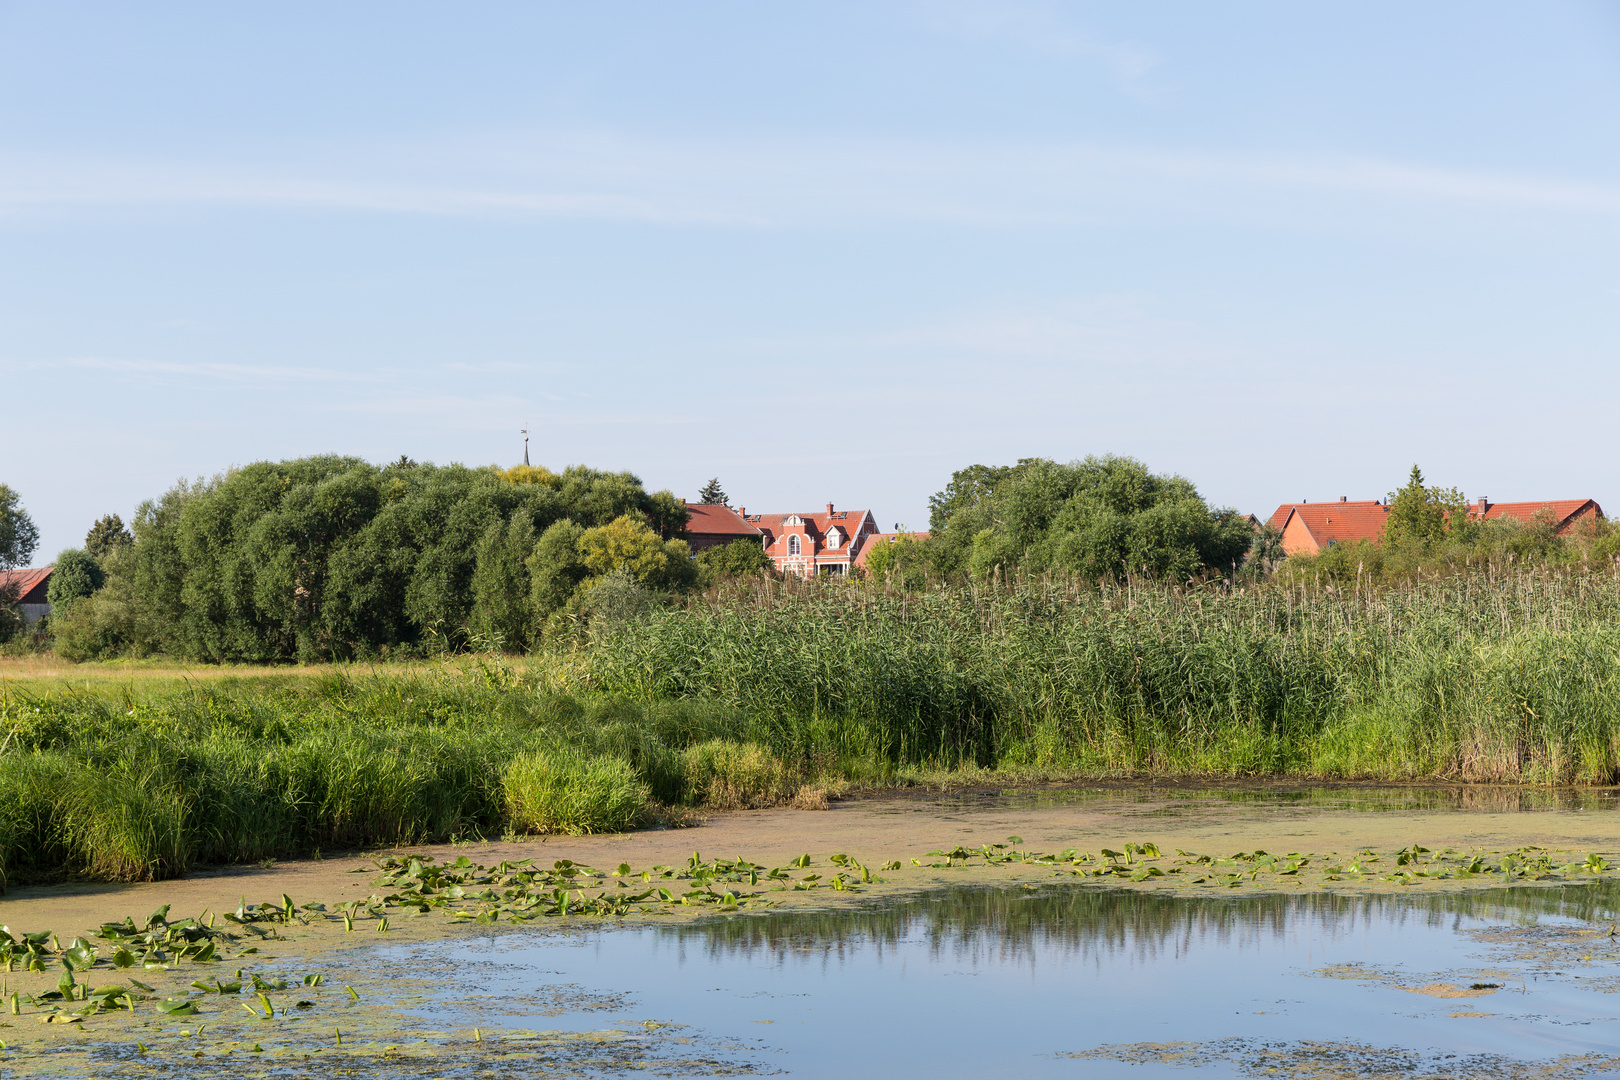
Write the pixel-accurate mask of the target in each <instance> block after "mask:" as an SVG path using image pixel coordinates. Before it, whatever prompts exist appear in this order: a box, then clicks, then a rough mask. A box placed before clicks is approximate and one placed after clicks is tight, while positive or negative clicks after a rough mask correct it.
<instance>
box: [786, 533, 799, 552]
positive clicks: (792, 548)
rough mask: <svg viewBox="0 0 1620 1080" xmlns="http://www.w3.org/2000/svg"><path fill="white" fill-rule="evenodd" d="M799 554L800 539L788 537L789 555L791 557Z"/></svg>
mask: <svg viewBox="0 0 1620 1080" xmlns="http://www.w3.org/2000/svg"><path fill="white" fill-rule="evenodd" d="M798 553H799V538H798V537H797V536H790V537H788V554H789V555H797V554H798Z"/></svg>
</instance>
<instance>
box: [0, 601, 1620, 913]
mask: <svg viewBox="0 0 1620 1080" xmlns="http://www.w3.org/2000/svg"><path fill="white" fill-rule="evenodd" d="M0 740H3V745H0V871H3V873H4V875H5V877H6V879H7V880H9V881H10V882H12V883H17V882H22V881H29V880H40V879H46V878H50V877H53V876H59V875H63V874H71V875H79V876H89V877H94V878H101V879H108V880H138V879H148V878H157V877H164V876H169V875H173V874H177V873H181V872H183V871H184V870H185V868H186V867H187V866H190V865H194V864H200V863H221V862H244V861H246V862H251V861H258V860H263V859H269V858H288V857H293V856H302V855H309V854H312V853H315V852H319V851H332V850H338V849H352V848H357V847H364V846H368V845H376V844H389V843H399V842H416V841H444V840H451V839H456V838H474V837H493V836H501V835H506V834H511V833H528V832H590V831H606V830H620V829H625V828H630V827H634V826H635V825H638V824H641V823H645V822H647V821H649V820H655V819H658V818H660V817H665V816H669V815H677V816H678V815H679V814H680V813H682V812H684V810H685V808H705V807H707V808H737V807H753V806H768V805H778V804H782V803H785V802H788V801H791V800H793V799H795V798H798V797H801V796H802V795H803V794H804V793H805V792H807V791H813V790H814V789H816V788H820V787H827V786H837V785H840V784H871V785H882V784H894V783H906V782H910V781H913V780H915V779H917V778H919V777H925V776H939V775H941V774H945V775H949V774H952V773H956V774H958V775H973V776H974V777H982V776H983V775H984V773H985V771H987V770H988V771H990V773H991V774H992V775H995V774H1001V775H1008V776H1028V775H1036V774H1045V775H1068V776H1077V775H1099V774H1105V775H1115V776H1118V775H1158V776H1170V775H1174V776H1184V777H1194V776H1203V777H1244V776H1251V777H1282V776H1292V777H1302V778H1306V777H1309V778H1324V779H1326V778H1332V779H1356V780H1366V781H1423V780H1437V779H1445V780H1450V781H1481V782H1495V783H1518V784H1534V785H1552V784H1611V783H1614V782H1615V781H1616V780H1617V778H1620V576H1616V575H1614V574H1612V573H1607V572H1601V573H1563V572H1554V571H1546V572H1524V573H1519V574H1513V575H1501V576H1494V575H1484V576H1473V577H1453V578H1449V579H1446V580H1441V581H1435V582H1431V583H1422V582H1420V583H1417V584H1414V585H1411V586H1408V587H1404V588H1401V589H1381V590H1372V589H1357V588H1354V587H1340V586H1331V587H1311V586H1307V585H1303V584H1302V585H1297V586H1295V587H1292V588H1283V587H1276V586H1266V587H1261V588H1257V589H1250V590H1237V591H1230V590H1224V589H1211V590H1207V591H1174V590H1166V589H1162V588H1151V589H1137V588H1135V587H1119V588H1114V587H1097V586H1092V585H1084V584H1080V583H1076V582H1071V581H1063V580H1056V579H1028V580H1021V581H1015V582H1013V583H1012V584H1008V585H991V586H986V587H981V588H950V589H938V590H933V591H924V592H919V593H905V592H898V591H887V590H884V589H882V588H876V587H870V586H860V587H848V586H843V587H840V586H827V585H820V584H805V585H798V584H789V585H781V584H765V583H761V584H760V585H758V586H749V587H744V588H738V589H735V590H732V591H730V592H727V593H725V594H711V595H710V596H708V597H707V598H705V599H704V600H703V601H701V602H694V603H692V604H691V605H690V606H687V607H684V608H678V609H669V610H663V611H658V612H654V613H653V614H651V615H650V616H648V617H646V618H643V619H639V620H635V621H631V622H628V623H625V624H623V625H620V626H617V627H615V628H614V629H613V630H611V631H610V632H604V633H601V634H599V635H598V636H596V637H595V638H594V639H592V640H590V641H589V642H588V643H585V644H581V645H578V646H575V647H571V648H569V649H568V650H566V651H556V652H550V653H540V654H535V655H531V656H529V657H499V656H472V657H461V658H455V659H451V660H446V661H442V662H432V661H429V662H420V663H415V664H411V665H390V666H379V667H366V666H363V665H349V666H333V667H315V668H279V669H275V668H266V669H247V668H242V669H232V668H219V667H207V666H200V667H196V668H191V667H179V666H175V665H172V664H170V665H165V664H163V663H161V662H150V661H148V662H142V663H137V664H128V665H126V664H117V663H114V664H97V665H89V664H87V665H78V666H73V665H62V664H60V663H58V662H55V661H52V660H49V659H39V658H34V659H25V660H19V661H9V662H6V664H5V666H4V667H0ZM811 801H812V802H813V801H814V800H811Z"/></svg>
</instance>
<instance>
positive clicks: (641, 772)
mask: <svg viewBox="0 0 1620 1080" xmlns="http://www.w3.org/2000/svg"><path fill="white" fill-rule="evenodd" d="M503 672H504V669H501V670H498V671H492V670H491V669H489V668H488V667H486V668H485V670H484V672H483V673H482V674H480V673H478V672H476V671H475V672H473V673H472V674H459V675H458V674H447V675H446V676H444V677H397V676H394V677H390V676H376V677H373V676H347V675H341V674H334V675H332V676H329V677H324V678H320V679H317V680H314V681H312V682H311V681H300V680H296V679H277V678H269V679H252V680H241V681H232V680H221V681H219V682H217V683H213V684H209V685H203V686H196V687H181V688H178V689H174V688H171V689H159V690H149V691H144V692H142V693H140V694H136V693H134V692H133V691H128V690H124V691H112V692H76V693H75V692H53V693H48V694H38V695H29V694H21V693H18V692H16V691H7V692H6V693H5V695H4V696H3V697H0V741H4V740H7V737H8V736H9V741H7V742H6V745H5V748H4V752H3V753H0V875H3V876H0V881H4V880H9V881H11V882H12V883H17V882H20V881H28V880H38V879H42V878H49V877H51V876H54V875H59V874H62V873H70V874H80V875H86V876H90V877H95V878H100V879H104V880H116V881H138V880H151V879H156V878H163V877H170V876H174V875H176V874H180V873H183V872H184V871H185V869H186V868H187V867H188V866H191V865H194V864H199V863H231V862H256V861H261V860H265V859H281V858H290V857H294V856H301V855H308V854H311V853H313V852H319V851H331V850H336V849H352V848H355V847H361V846H366V845H374V844H391V843H412V842H425V841H446V840H454V839H457V838H474V837H493V836H501V835H503V834H505V833H507V832H512V831H517V832H528V831H533V832H569V833H577V832H601V831H611V830H619V829H624V828H628V827H630V826H632V825H633V824H635V823H636V822H637V821H639V820H641V819H642V818H643V817H644V816H645V814H646V813H647V812H648V811H649V809H650V808H652V804H653V803H655V802H664V803H680V802H682V801H683V800H686V799H688V798H689V792H690V791H691V790H692V787H693V785H692V783H691V781H690V780H689V778H688V776H687V766H686V757H685V756H684V754H685V752H686V750H687V749H688V747H690V746H693V745H696V744H700V743H707V742H709V741H712V740H714V739H718V738H725V737H733V738H735V737H740V735H741V733H742V732H743V731H744V730H745V728H746V726H747V723H746V718H744V717H743V716H742V715H741V714H739V713H737V712H736V711H735V710H732V709H728V708H725V707H723V706H717V705H715V704H713V703H709V702H660V703H650V704H649V703H645V702H634V701H624V700H613V699H602V698H598V699H591V700H579V699H575V698H572V697H569V696H566V695H561V694H557V693H553V692H550V691H548V690H545V689H543V688H540V687H538V686H536V685H535V684H534V682H533V681H532V680H524V679H519V678H513V677H511V673H510V672H504V674H503ZM705 775H708V774H707V773H706V774H705ZM791 795H792V792H788V793H787V795H786V797H791Z"/></svg>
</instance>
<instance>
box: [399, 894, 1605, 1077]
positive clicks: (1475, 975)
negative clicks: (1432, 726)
mask: <svg viewBox="0 0 1620 1080" xmlns="http://www.w3.org/2000/svg"><path fill="white" fill-rule="evenodd" d="M1617 908H1620V889H1617V888H1616V886H1613V885H1600V886H1591V887H1579V888H1577V887H1560V888H1557V889H1535V888H1518V889H1500V890H1494V891H1491V892H1473V893H1453V894H1449V895H1437V894H1429V895H1416V896H1414V895H1410V894H1394V895H1390V894H1380V895H1372V896H1356V897H1350V896H1335V895H1330V894H1316V895H1308V896H1281V895H1274V896H1248V897H1238V898H1231V899H1225V898H1218V897H1217V898H1196V899H1189V898H1175V897H1161V896H1155V895H1153V894H1150V893H1143V892H1130V891H1125V890H1114V889H1098V888H1091V887H1076V886H1068V887H1055V886H1054V887H1042V888H1040V889H1036V890H1028V889H1016V890H1009V889H1005V888H996V887H962V888H954V889H947V890H941V891H937V892H932V893H928V894H919V895H916V896H914V897H911V898H909V899H903V900H898V901H889V902H886V903H882V904H876V903H874V904H872V905H870V906H867V907H863V908H859V909H852V910H843V911H837V912H816V913H805V912H800V913H792V912H782V913H775V914H744V915H736V916H730V917H720V918H715V919H711V920H708V921H704V922H698V923H684V924H679V925H674V924H672V925H667V926H656V925H652V926H647V925H642V926H620V927H612V928H603V929H599V930H575V931H570V932H560V931H555V930H551V931H511V932H507V933H504V934H497V935H491V936H487V937H481V938H478V939H472V940H468V939H465V938H463V939H458V940H455V941H451V942H440V943H436V944H433V945H427V946H416V947H411V948H408V949H400V950H394V952H395V954H396V955H395V956H394V957H393V958H394V959H396V960H399V961H404V962H408V963H409V964H411V965H412V966H416V965H420V964H423V963H427V964H430V965H433V966H442V967H444V968H448V969H450V970H453V971H456V972H457V973H458V974H459V975H460V976H461V978H460V979H458V980H457V984H458V988H457V989H456V990H454V991H446V992H444V993H443V994H442V995H439V996H436V997H434V998H432V999H430V1000H429V1001H428V1002H427V1003H426V1004H425V1005H423V1006H421V1007H420V1009H419V1010H418V1015H419V1016H420V1017H421V1018H422V1019H423V1020H426V1021H429V1022H431V1023H435V1024H445V1025H455V1024H469V1023H485V1024H489V1025H491V1026H500V1027H503V1028H505V1029H508V1030H510V1029H512V1028H515V1027H518V1028H521V1027H529V1028H533V1029H536V1030H560V1031H581V1032H583V1031H601V1030H604V1029H615V1028H617V1029H622V1030H629V1031H632V1032H635V1033H637V1037H638V1038H640V1037H642V1035H641V1033H643V1032H645V1033H647V1034H646V1035H645V1038H646V1041H647V1058H646V1060H645V1061H643V1062H642V1063H641V1068H644V1069H646V1070H647V1071H649V1072H651V1073H652V1074H654V1075H672V1076H684V1075H716V1074H720V1073H738V1072H741V1073H757V1074H783V1075H790V1076H818V1077H821V1076H829V1075H841V1074H844V1073H848V1072H850V1071H852V1070H853V1071H858V1072H860V1073H864V1074H868V1075H872V1074H875V1075H880V1076H881V1075H888V1076H925V1075H926V1076H933V1077H955V1076H961V1077H970V1076H971V1077H998V1076H1009V1077H1010V1076H1018V1077H1047V1076H1054V1077H1055V1076H1061V1077H1078V1076H1086V1077H1114V1076H1120V1077H1148V1076H1157V1075H1167V1074H1173V1075H1178V1076H1212V1077H1214V1076H1255V1075H1278V1074H1281V1075H1290V1074H1291V1075H1309V1076H1325V1075H1331V1076H1431V1075H1447V1076H1503V1077H1507V1076H1513V1077H1517V1076H1529V1075H1532V1073H1531V1072H1530V1071H1529V1070H1531V1069H1537V1070H1540V1071H1536V1072H1534V1075H1536V1076H1541V1077H1547V1076H1559V1075H1580V1076H1620V993H1616V992H1615V991H1617V990H1620V962H1617V960H1616V959H1615V958H1616V956H1617V954H1620V944H1617V942H1616V940H1615V939H1614V938H1613V937H1612V936H1611V927H1612V920H1613V919H1614V917H1615V914H1616V911H1617ZM470 983H471V984H476V985H475V986H472V987H469V984H470ZM1475 984H1480V986H1479V988H1478V989H1477V990H1476V989H1472V988H1473V987H1474V986H1475ZM1491 984H1494V985H1491ZM662 1025H669V1026H668V1027H665V1026H662ZM1143 1044H1147V1045H1143ZM1611 1057H1612V1060H1611ZM576 1064H578V1065H580V1066H581V1067H585V1066H586V1065H587V1064H588V1063H586V1062H578V1063H576ZM620 1064H621V1065H622V1064H623V1063H622V1062H621V1063H620ZM614 1067H618V1066H614ZM607 1068H608V1067H607V1066H604V1069H607ZM608 1071H611V1069H608ZM645 1074H646V1073H645V1072H644V1073H642V1075H645Z"/></svg>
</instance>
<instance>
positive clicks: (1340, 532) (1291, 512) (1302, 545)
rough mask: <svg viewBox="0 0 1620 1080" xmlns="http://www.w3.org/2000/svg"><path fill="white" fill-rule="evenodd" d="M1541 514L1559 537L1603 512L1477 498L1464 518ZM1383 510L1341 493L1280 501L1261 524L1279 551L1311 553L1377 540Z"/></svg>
mask: <svg viewBox="0 0 1620 1080" xmlns="http://www.w3.org/2000/svg"><path fill="white" fill-rule="evenodd" d="M1543 514H1545V515H1547V516H1548V517H1549V518H1550V519H1551V520H1552V522H1553V523H1554V525H1555V531H1556V532H1557V533H1560V534H1562V533H1565V532H1567V531H1569V530H1570V529H1571V528H1573V527H1574V526H1576V525H1577V524H1579V523H1581V522H1583V521H1601V520H1603V508H1602V507H1600V506H1599V505H1598V504H1597V503H1596V502H1595V501H1593V500H1592V499H1553V500H1548V501H1545V502H1513V503H1493V502H1491V501H1490V500H1489V499H1484V498H1481V499H1479V500H1477V501H1475V502H1473V503H1470V504H1469V506H1468V515H1469V516H1470V517H1474V518H1480V519H1482V520H1486V521H1490V520H1493V519H1497V518H1516V519H1518V520H1520V521H1524V522H1527V523H1528V522H1533V521H1535V520H1536V519H1537V517H1538V516H1540V515H1543ZM1388 517H1389V507H1388V506H1386V505H1384V504H1383V503H1381V502H1378V501H1376V500H1374V501H1369V502H1351V501H1350V500H1349V499H1347V498H1345V497H1344V496H1343V495H1341V496H1339V501H1338V502H1320V503H1313V502H1300V503H1284V504H1283V505H1282V506H1279V507H1277V511H1276V513H1274V514H1272V515H1271V520H1270V521H1269V522H1267V524H1269V525H1270V526H1271V527H1272V528H1273V529H1276V530H1277V531H1278V532H1280V533H1281V534H1282V549H1283V551H1285V552H1287V553H1288V554H1290V555H1315V554H1316V553H1317V552H1319V551H1321V550H1322V549H1324V548H1329V547H1332V546H1333V545H1334V544H1353V543H1355V542H1356V541H1357V540H1380V539H1382V538H1383V535H1384V522H1385V521H1386V520H1387V519H1388Z"/></svg>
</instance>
